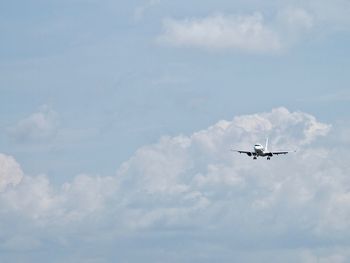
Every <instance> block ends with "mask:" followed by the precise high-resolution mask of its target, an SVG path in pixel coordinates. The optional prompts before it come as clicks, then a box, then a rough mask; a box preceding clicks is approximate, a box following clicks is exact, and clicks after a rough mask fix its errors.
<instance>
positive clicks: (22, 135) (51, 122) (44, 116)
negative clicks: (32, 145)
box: [8, 105, 59, 141]
mask: <svg viewBox="0 0 350 263" xmlns="http://www.w3.org/2000/svg"><path fill="white" fill-rule="evenodd" d="M58 125H59V121H58V115H57V113H56V112H55V111H53V110H52V109H50V107H48V106H47V105H43V106H42V107H40V110H39V112H36V113H33V114H31V115H30V116H28V117H26V118H24V119H22V120H20V121H19V122H18V123H17V124H16V125H15V126H13V127H10V128H9V129H8V132H9V135H10V136H11V137H12V138H13V139H15V140H17V141H41V140H48V139H51V138H52V137H53V136H55V135H56V132H57V129H58Z"/></svg>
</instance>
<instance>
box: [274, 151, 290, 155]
mask: <svg viewBox="0 0 350 263" xmlns="http://www.w3.org/2000/svg"><path fill="white" fill-rule="evenodd" d="M287 153H290V151H289V152H288V151H284V152H272V154H273V155H280V154H287Z"/></svg>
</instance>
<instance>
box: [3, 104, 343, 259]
mask: <svg viewBox="0 0 350 263" xmlns="http://www.w3.org/2000/svg"><path fill="white" fill-rule="evenodd" d="M329 132H330V125H327V124H324V123H321V122H319V121H317V120H316V118H315V117H314V116H312V115H309V114H306V113H303V112H290V111H288V110H287V109H285V108H277V109H274V110H272V111H271V112H266V113H257V114H252V115H245V116H237V117H235V118H234V119H233V120H231V121H224V120H222V121H219V122H218V123H216V124H215V125H213V126H211V127H208V128H207V129H204V130H201V131H198V132H195V133H193V134H192V135H190V136H184V135H181V136H176V137H163V138H161V139H160V141H159V142H158V143H156V144H154V145H148V146H144V147H142V148H140V149H139V150H137V152H136V153H135V154H134V155H133V156H132V157H131V158H130V159H129V160H128V161H126V162H125V163H124V164H123V165H122V166H121V167H120V168H119V169H118V172H117V174H116V175H115V176H110V177H99V176H91V175H90V176H89V175H79V176H77V177H76V178H74V180H73V181H72V182H67V183H65V184H63V186H62V187H61V188H57V187H55V186H53V185H52V183H51V182H50V181H49V179H48V177H47V176H36V177H30V176H23V179H22V180H21V181H20V182H19V183H16V185H15V186H14V187H8V188H4V191H3V192H2V193H1V194H0V202H1V206H2V207H3V210H2V212H1V213H2V217H1V218H2V219H1V220H5V219H6V218H8V217H11V216H13V214H15V215H17V216H18V215H21V216H22V217H24V218H28V219H29V220H30V221H29V223H28V226H27V227H28V228H30V227H34V226H37V225H39V226H43V227H44V228H45V229H50V231H49V232H45V233H41V232H40V234H37V235H44V236H45V235H52V236H55V235H56V233H57V232H59V233H60V235H64V233H72V231H73V232H74V233H76V235H78V236H81V239H85V238H87V239H88V240H89V242H94V241H93V240H96V242H97V243H98V238H97V236H98V237H99V238H101V236H103V235H105V236H108V237H111V238H116V237H118V238H123V237H125V236H129V237H131V236H133V235H136V234H139V233H144V234H145V235H146V233H158V234H157V235H162V233H163V231H165V233H169V231H170V232H171V233H173V235H175V236H178V237H180V238H181V239H182V238H184V239H186V238H187V236H185V237H184V236H183V235H185V234H184V232H182V231H181V229H186V233H188V234H190V233H192V234H193V233H197V235H196V234H194V235H193V236H191V239H194V243H196V244H197V246H199V247H200V246H202V245H203V246H209V247H208V250H206V252H203V253H204V254H205V253H209V254H210V253H211V252H213V249H214V248H213V247H221V248H222V249H224V248H225V246H226V245H229V246H233V247H236V246H237V249H238V250H239V247H240V246H242V247H245V250H244V251H246V253H248V254H249V255H251V253H253V255H257V256H256V258H255V260H254V259H252V258H251V260H249V262H254V261H255V262H259V256H258V255H259V253H260V252H261V251H270V252H271V253H272V254H273V253H274V251H279V250H280V249H281V248H284V249H287V250H289V253H294V254H293V255H294V256H293V258H298V259H302V258H304V259H305V262H308V260H312V259H313V258H314V255H318V254H317V251H315V249H316V250H317V249H322V248H323V247H327V248H328V249H329V251H328V252H325V253H324V254H322V257H321V256H319V258H323V259H324V260H325V262H327V261H326V260H327V259H332V258H337V259H342V258H343V255H344V254H342V253H338V251H335V250H334V249H332V246H337V245H341V244H343V243H344V240H347V241H348V238H349V237H350V223H349V222H350V221H349V218H350V197H349V194H348V185H350V179H349V178H348V174H349V166H348V162H347V160H346V158H342V159H339V158H338V157H339V156H347V155H346V154H347V153H346V149H343V148H326V147H322V146H320V145H319V146H316V145H315V144H313V142H315V141H316V142H317V140H318V138H319V137H320V136H326V135H327V134H328V133H329ZM266 135H269V136H270V139H271V147H272V149H275V150H278V149H284V148H288V149H290V148H293V149H294V148H298V152H297V153H296V154H289V155H287V156H283V157H273V159H272V160H271V161H266V160H264V159H260V160H259V159H258V160H257V161H253V160H252V159H251V158H249V157H248V156H246V155H239V154H236V153H232V152H230V151H229V149H230V148H231V147H232V146H235V147H237V148H242V149H250V147H251V145H252V144H253V143H255V142H257V141H262V140H264V138H265V136H266ZM334 147H337V146H334ZM335 152H336V153H337V155H334V153H335ZM17 173H18V172H17ZM1 220H0V223H1ZM31 224H33V226H31ZM106 229H108V230H106ZM179 229H180V230H179ZM141 230H142V231H141ZM50 233H51V234H50ZM34 235H36V234H34ZM68 236H69V235H68ZM196 236H197V237H196ZM203 236H204V237H206V240H207V241H206V244H203V243H202V242H203V241H202V237H203ZM218 236H220V238H219V240H218V239H217V237H218ZM66 238H68V239H69V237H66ZM145 238H146V237H145ZM5 240H7V241H6V243H5V244H4V245H3V247H6V246H10V247H11V249H13V246H15V244H17V243H19V244H21V242H22V239H21V238H19V242H17V241H18V240H14V241H13V240H12V241H11V239H10V237H9V236H7V237H5ZM25 240H26V239H25ZM34 240H35V238H34ZM220 240H224V242H223V241H220ZM338 240H339V244H338ZM253 241H254V242H253ZM23 242H24V241H23ZM6 244H7V245H6ZM35 244H37V245H38V244H40V242H39V241H38V243H35ZM135 246H137V245H136V244H135ZM197 248H198V247H197ZM188 249H189V250H188V251H187V252H183V253H184V254H183V255H184V256H186V255H187V254H186V253H190V251H193V249H196V248H195V247H189V248H188ZM259 251H260V252H259ZM290 251H292V252H290ZM305 251H310V253H309V254H305ZM336 252H337V253H336ZM227 253H229V252H227ZM242 253H243V254H244V252H243V250H241V251H240V254H242ZM209 254H205V255H206V256H209ZM248 254H244V255H243V256H242V258H247V256H248ZM272 254H270V258H271V255H272ZM191 255H192V256H193V254H191ZM305 255H307V256H305ZM334 255H336V256H334ZM232 256H233V255H232ZM265 256H266V255H265ZM236 257H238V256H237V255H236ZM317 257H318V256H317ZM233 258H234V256H233ZM231 259H232V258H231ZM236 259H239V258H236ZM246 261H248V260H246ZM299 261H300V260H299ZM241 262H242V261H241ZM311 262H312V261H311Z"/></svg>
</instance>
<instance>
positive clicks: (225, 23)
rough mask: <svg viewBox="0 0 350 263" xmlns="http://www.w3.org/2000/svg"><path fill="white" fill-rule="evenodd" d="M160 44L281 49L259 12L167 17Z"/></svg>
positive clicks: (263, 49) (159, 39)
mask: <svg viewBox="0 0 350 263" xmlns="http://www.w3.org/2000/svg"><path fill="white" fill-rule="evenodd" d="M163 30H164V31H163V33H162V35H161V36H159V37H158V39H157V40H158V41H159V42H160V43H165V44H168V45H172V46H187V47H201V48H206V49H239V50H245V51H253V52H265V51H276V50H280V49H281V41H280V39H279V36H278V34H276V32H274V31H273V30H271V28H269V27H268V26H267V25H266V23H265V22H264V18H263V16H262V15H261V14H259V13H256V14H254V15H247V16H238V15H237V16H234V15H232V16H224V15H214V16H209V17H205V18H197V19H196V18H192V19H185V20H175V19H167V20H165V21H164V23H163Z"/></svg>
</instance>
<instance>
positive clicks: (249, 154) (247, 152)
mask: <svg viewBox="0 0 350 263" xmlns="http://www.w3.org/2000/svg"><path fill="white" fill-rule="evenodd" d="M231 151H233V152H238V153H245V154H247V155H248V156H252V155H255V152H250V151H240V150H233V149H231Z"/></svg>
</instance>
